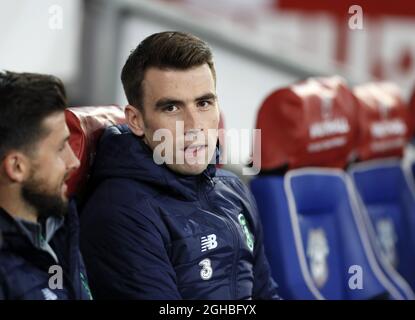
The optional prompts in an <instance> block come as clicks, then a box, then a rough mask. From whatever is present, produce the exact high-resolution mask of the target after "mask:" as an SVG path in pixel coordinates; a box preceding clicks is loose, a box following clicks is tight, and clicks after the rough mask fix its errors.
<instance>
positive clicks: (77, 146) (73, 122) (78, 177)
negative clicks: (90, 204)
mask: <svg viewBox="0 0 415 320" xmlns="http://www.w3.org/2000/svg"><path fill="white" fill-rule="evenodd" d="M65 117H66V123H67V125H68V128H69V131H70V138H69V144H70V145H71V147H72V149H73V151H74V153H75V155H76V156H77V157H78V159H79V160H80V162H81V164H80V166H79V168H78V169H77V170H76V171H75V172H74V173H73V174H72V176H71V177H70V179H69V181H68V196H73V195H75V193H76V194H82V192H83V191H84V190H85V185H86V182H87V180H88V175H89V170H90V168H91V165H92V163H93V161H94V156H95V151H96V145H97V142H98V140H99V138H100V136H101V134H102V133H103V131H104V129H105V128H106V127H108V126H111V125H114V124H121V123H125V117H124V108H123V107H120V106H115V105H112V106H99V107H71V108H67V109H66V110H65Z"/></svg>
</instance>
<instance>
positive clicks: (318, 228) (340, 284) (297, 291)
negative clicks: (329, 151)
mask: <svg viewBox="0 0 415 320" xmlns="http://www.w3.org/2000/svg"><path fill="white" fill-rule="evenodd" d="M348 181H349V180H348V177H347V175H346V174H345V173H344V171H342V170H339V169H320V168H303V169H295V170H291V171H288V172H287V174H286V175H285V176H262V177H258V178H256V179H254V180H252V181H251V190H252V192H253V194H254V196H255V198H256V200H257V203H258V210H259V212H260V216H261V220H262V223H263V226H264V244H265V250H266V253H267V256H268V259H269V262H270V265H271V268H272V272H273V276H274V278H275V279H276V280H277V281H278V283H279V286H280V294H281V296H282V297H283V298H286V299H346V300H355V299H372V298H392V299H404V298H406V297H405V296H403V295H402V294H401V292H400V290H398V289H397V288H396V286H395V285H394V284H393V283H392V282H391V281H390V280H389V278H388V277H387V276H386V275H385V273H384V272H383V271H382V268H381V267H380V266H379V264H378V262H377V260H376V258H375V255H374V252H373V250H372V247H371V245H370V241H369V238H368V235H367V233H366V229H365V225H364V223H363V221H362V217H361V215H360V213H359V211H358V204H357V202H356V200H355V199H356V198H354V197H353V191H352V190H351V184H350V182H348ZM360 271H361V272H362V275H363V277H362V278H361V280H362V287H361V288H359V287H358V286H359V283H358V280H356V279H357V278H356V277H358V276H359V272H360ZM356 281H357V282H356ZM356 286H357V287H356Z"/></svg>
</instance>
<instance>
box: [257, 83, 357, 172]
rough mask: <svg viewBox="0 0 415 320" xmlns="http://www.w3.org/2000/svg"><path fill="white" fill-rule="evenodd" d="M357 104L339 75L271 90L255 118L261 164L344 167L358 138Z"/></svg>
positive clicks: (270, 167) (269, 166)
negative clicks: (259, 132)
mask: <svg viewBox="0 0 415 320" xmlns="http://www.w3.org/2000/svg"><path fill="white" fill-rule="evenodd" d="M356 108H357V102H356V98H355V97H354V96H353V94H352V92H351V90H350V89H349V88H348V87H347V84H346V82H345V80H344V79H343V78H341V77H338V76H334V77H328V78H310V79H307V80H305V81H302V82H299V83H296V84H293V85H290V86H288V87H285V88H282V89H279V90H277V91H275V92H273V93H272V94H271V95H270V96H268V97H267V98H266V99H265V101H264V102H263V104H262V106H261V108H260V110H259V113H258V117H257V124H256V127H257V129H261V142H262V143H261V169H263V170H272V169H276V168H280V167H283V166H285V165H286V166H287V167H288V169H293V168H298V167H305V166H325V167H340V168H342V167H344V166H345V165H346V164H347V162H348V161H349V159H350V158H351V157H352V155H353V152H354V147H355V143H356V137H357V132H356V131H357V123H356V122H357V121H356V120H357V119H356ZM255 145H256V146H255V152H254V157H257V156H258V154H259V151H258V149H257V146H258V144H257V143H256V144H255ZM258 161H259V159H258V158H257V159H256V163H258Z"/></svg>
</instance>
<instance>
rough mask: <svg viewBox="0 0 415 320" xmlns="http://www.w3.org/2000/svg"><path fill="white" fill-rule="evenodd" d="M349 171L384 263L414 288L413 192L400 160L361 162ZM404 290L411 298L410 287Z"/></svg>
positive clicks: (414, 235)
mask: <svg viewBox="0 0 415 320" xmlns="http://www.w3.org/2000/svg"><path fill="white" fill-rule="evenodd" d="M349 174H350V176H351V178H352V180H353V183H354V186H355V189H356V190H357V192H358V194H359V201H360V203H361V208H362V210H364V211H366V213H367V214H366V216H368V217H369V219H368V220H367V222H366V224H367V228H368V230H369V231H370V234H371V235H372V242H373V243H374V245H376V246H378V247H379V249H380V250H379V252H380V255H381V259H382V260H383V261H384V262H385V263H384V265H385V266H386V267H389V268H390V267H393V269H395V270H396V271H397V272H398V273H399V274H398V275H396V274H393V272H391V274H393V275H394V277H395V278H396V279H397V280H399V281H400V283H402V284H404V283H405V282H404V281H402V279H400V277H399V276H400V275H401V276H402V277H403V278H405V280H406V281H407V282H408V283H409V284H410V286H411V287H412V289H415V193H414V191H413V186H412V185H411V182H410V181H408V179H407V176H406V175H405V171H404V169H403V167H402V165H401V161H400V160H399V159H383V160H371V161H365V162H361V163H358V164H355V165H353V166H352V167H351V168H350V169H349ZM401 287H402V288H405V286H404V285H401ZM404 293H405V294H406V296H408V297H411V292H410V290H408V289H406V290H405V292H404ZM411 298H412V299H413V298H414V296H413V292H412V297H411Z"/></svg>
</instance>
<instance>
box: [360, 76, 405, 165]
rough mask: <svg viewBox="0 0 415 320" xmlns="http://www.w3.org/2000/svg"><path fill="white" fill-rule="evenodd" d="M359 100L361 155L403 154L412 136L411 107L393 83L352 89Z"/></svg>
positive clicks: (367, 156)
mask: <svg viewBox="0 0 415 320" xmlns="http://www.w3.org/2000/svg"><path fill="white" fill-rule="evenodd" d="M353 93H354V95H355V96H356V97H357V99H358V102H359V109H358V119H359V120H358V121H359V138H358V149H357V151H358V158H359V160H362V161H364V160H370V159H376V158H386V157H402V155H403V152H404V148H405V146H406V144H407V142H408V140H409V138H410V136H411V123H410V116H409V110H408V106H407V105H406V103H405V102H404V100H403V98H402V94H401V92H400V89H399V88H398V87H397V86H396V85H395V84H393V83H388V82H378V83H376V82H374V83H368V84H364V85H360V86H357V87H355V88H354V89H353Z"/></svg>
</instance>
